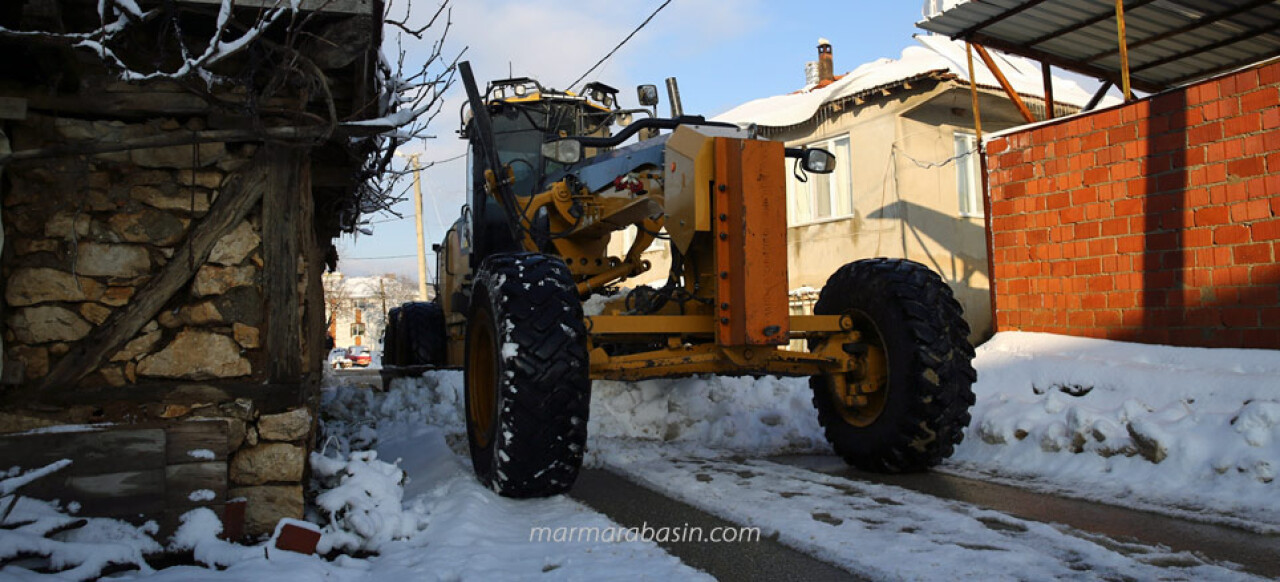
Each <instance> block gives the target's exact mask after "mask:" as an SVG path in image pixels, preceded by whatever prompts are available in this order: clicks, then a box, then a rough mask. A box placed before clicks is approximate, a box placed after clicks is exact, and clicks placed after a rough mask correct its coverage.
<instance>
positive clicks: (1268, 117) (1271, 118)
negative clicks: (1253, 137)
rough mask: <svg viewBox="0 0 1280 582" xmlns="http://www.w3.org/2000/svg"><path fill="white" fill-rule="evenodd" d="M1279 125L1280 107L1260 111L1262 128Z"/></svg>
mask: <svg viewBox="0 0 1280 582" xmlns="http://www.w3.org/2000/svg"><path fill="white" fill-rule="evenodd" d="M1277 127H1280V109H1268V110H1266V111H1263V112H1262V129H1275V128H1277Z"/></svg>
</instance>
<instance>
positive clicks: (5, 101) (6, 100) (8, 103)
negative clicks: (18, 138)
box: [0, 97, 27, 121]
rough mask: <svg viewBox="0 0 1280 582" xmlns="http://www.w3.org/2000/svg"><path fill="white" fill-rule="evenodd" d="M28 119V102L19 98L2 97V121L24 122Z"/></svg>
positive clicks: (0, 115) (0, 103) (0, 105)
mask: <svg viewBox="0 0 1280 582" xmlns="http://www.w3.org/2000/svg"><path fill="white" fill-rule="evenodd" d="M26 118H27V100H26V99H22V98H19V97H0V119H13V120H17V121H22V120H24V119H26Z"/></svg>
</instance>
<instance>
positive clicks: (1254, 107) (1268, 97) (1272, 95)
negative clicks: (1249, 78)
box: [1240, 87, 1280, 111]
mask: <svg viewBox="0 0 1280 582" xmlns="http://www.w3.org/2000/svg"><path fill="white" fill-rule="evenodd" d="M1277 103H1280V92H1277V90H1276V88H1275V87H1263V88H1261V89H1258V90H1257V91H1252V92H1249V93H1245V94H1244V95H1241V96H1240V109H1241V110H1243V111H1258V110H1259V109H1266V108H1268V107H1275V106H1276V105H1277Z"/></svg>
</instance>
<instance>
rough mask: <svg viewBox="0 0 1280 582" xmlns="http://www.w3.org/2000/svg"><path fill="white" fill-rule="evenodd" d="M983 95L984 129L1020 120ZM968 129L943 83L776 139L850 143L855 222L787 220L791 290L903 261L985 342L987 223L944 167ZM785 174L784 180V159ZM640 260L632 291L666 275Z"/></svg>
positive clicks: (950, 166) (663, 268)
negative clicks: (929, 272)
mask: <svg viewBox="0 0 1280 582" xmlns="http://www.w3.org/2000/svg"><path fill="white" fill-rule="evenodd" d="M981 98H982V103H981V107H982V114H983V127H984V130H986V131H994V130H999V129H1005V128H1009V127H1013V126H1015V125H1018V124H1020V123H1022V120H1021V118H1020V117H1019V116H1018V114H1017V112H1016V110H1015V109H1014V107H1013V105H1012V104H1011V103H1009V101H1008V100H1007V99H1006V98H1004V97H1003V95H996V94H992V93H990V92H983V94H982V97H981ZM972 128H973V116H972V111H971V95H970V92H969V90H968V88H967V87H964V86H961V85H958V84H955V83H950V82H944V83H941V84H938V85H936V86H918V87H917V88H915V89H909V90H904V91H900V92H898V93H895V94H894V95H893V96H891V97H886V98H882V99H879V100H873V101H870V102H868V103H867V104H865V105H862V106H859V107H853V108H850V109H846V110H845V111H843V112H841V113H838V114H836V115H834V116H832V117H830V118H828V119H826V120H824V121H822V122H820V123H814V124H810V125H808V126H803V127H800V128H797V129H795V130H793V131H790V132H787V133H784V134H782V135H780V136H777V138H775V139H780V140H783V141H785V142H786V144H787V146H789V147H791V146H799V145H806V144H809V143H812V142H815V141H821V140H824V139H829V138H834V137H840V136H844V135H848V136H850V142H851V152H850V155H851V157H852V164H851V170H852V177H851V188H852V196H853V215H852V216H848V217H840V218H835V219H829V220H823V221H815V222H811V223H807V224H795V223H794V222H795V221H794V219H793V220H791V221H790V222H791V223H792V225H791V227H790V228H789V229H788V236H787V251H788V253H787V258H788V279H789V286H790V288H791V289H799V288H802V287H811V288H814V289H821V288H822V286H823V285H824V284H825V283H826V280H827V278H828V277H830V276H831V274H832V273H834V272H835V271H836V269H838V268H840V267H841V266H842V265H844V264H846V263H849V262H852V261H855V260H858V259H863V258H871V257H895V258H908V259H911V260H914V261H917V262H920V263H922V264H924V265H926V266H928V267H929V268H930V269H933V270H934V271H936V272H937V273H938V274H939V275H941V276H942V278H943V280H944V281H946V282H947V283H948V284H949V285H950V286H951V288H952V291H953V292H954V293H955V294H956V298H957V299H958V300H959V301H960V303H961V305H962V306H963V307H964V311H965V318H966V320H968V322H969V325H970V327H971V328H972V330H973V333H972V334H971V335H970V340H971V341H974V342H980V341H982V340H984V339H986V337H988V336H990V334H991V333H992V320H991V297H990V290H989V282H988V273H987V271H988V267H987V264H988V262H987V254H986V238H985V232H986V230H985V227H984V225H983V218H982V217H978V216H975V217H962V216H961V215H960V206H959V197H958V193H957V185H956V184H957V174H956V167H955V163H954V162H950V163H947V162H946V161H947V160H949V159H950V158H952V157H953V156H954V155H955V143H954V137H953V136H954V133H955V132H956V130H967V131H972ZM785 171H786V172H787V175H790V172H791V165H790V162H788V165H787V167H786V170H785ZM615 238H616V239H621V238H622V237H620V236H619V237H615ZM611 251H612V252H613V254H621V253H622V252H623V249H622V246H621V243H620V241H618V240H615V242H614V245H613V246H612V247H611ZM645 258H646V259H648V260H650V261H651V262H652V263H653V265H654V268H653V270H652V271H650V272H649V273H646V274H645V276H642V277H639V278H637V279H635V280H633V281H632V283H628V284H634V283H636V282H639V283H648V282H653V281H660V280H662V279H664V278H665V277H666V272H667V265H668V264H669V254H668V252H667V251H666V250H665V249H662V250H655V251H650V252H648V253H646V254H645ZM797 305H799V303H797Z"/></svg>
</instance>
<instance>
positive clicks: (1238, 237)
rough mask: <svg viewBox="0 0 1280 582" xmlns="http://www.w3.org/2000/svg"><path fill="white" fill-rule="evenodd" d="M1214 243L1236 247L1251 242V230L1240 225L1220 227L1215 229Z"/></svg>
mask: <svg viewBox="0 0 1280 582" xmlns="http://www.w3.org/2000/svg"><path fill="white" fill-rule="evenodd" d="M1213 242H1214V244H1220V245H1234V244H1240V243H1247V242H1249V229H1248V228H1247V227H1244V226H1240V225H1238V224H1229V225H1225V226H1219V227H1218V228H1215V229H1213Z"/></svg>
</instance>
